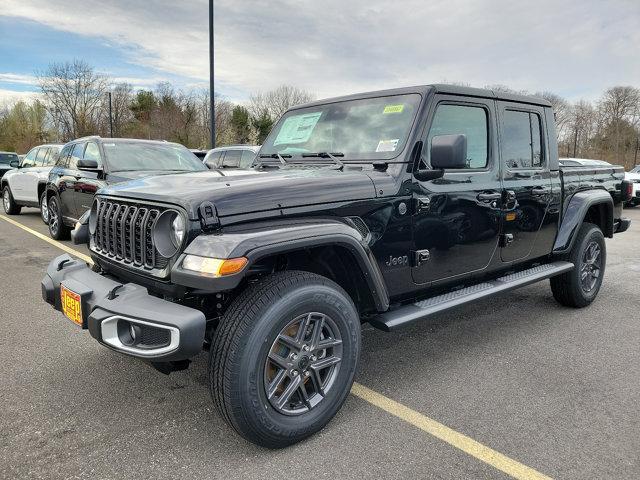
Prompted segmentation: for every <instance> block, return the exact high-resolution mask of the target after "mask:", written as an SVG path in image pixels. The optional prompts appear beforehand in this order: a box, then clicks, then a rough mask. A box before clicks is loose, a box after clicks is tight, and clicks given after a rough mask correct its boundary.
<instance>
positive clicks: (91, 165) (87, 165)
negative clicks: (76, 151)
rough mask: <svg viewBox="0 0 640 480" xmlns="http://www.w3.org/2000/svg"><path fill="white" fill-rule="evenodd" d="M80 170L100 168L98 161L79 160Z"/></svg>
mask: <svg viewBox="0 0 640 480" xmlns="http://www.w3.org/2000/svg"><path fill="white" fill-rule="evenodd" d="M78 170H98V162H96V161H95V160H89V159H81V160H78Z"/></svg>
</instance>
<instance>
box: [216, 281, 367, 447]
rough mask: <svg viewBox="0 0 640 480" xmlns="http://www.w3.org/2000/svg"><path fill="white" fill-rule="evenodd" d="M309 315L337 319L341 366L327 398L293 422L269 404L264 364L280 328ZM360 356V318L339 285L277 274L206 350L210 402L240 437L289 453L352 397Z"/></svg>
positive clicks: (227, 317)
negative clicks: (352, 387) (312, 313)
mask: <svg viewBox="0 0 640 480" xmlns="http://www.w3.org/2000/svg"><path fill="white" fill-rule="evenodd" d="M306 312H320V313H321V314H323V315H327V316H329V317H330V318H331V319H332V320H333V322H334V324H335V325H336V326H337V328H338V329H339V334H340V336H341V340H342V347H341V348H342V360H341V364H340V369H339V370H338V372H337V374H336V375H337V376H336V377H335V381H334V382H333V386H332V387H331V389H329V390H328V391H327V392H326V396H324V397H323V399H322V400H321V401H320V402H319V403H318V404H317V405H316V406H315V407H313V408H311V409H309V410H308V411H306V412H305V413H301V414H298V415H294V416H290V415H285V414H283V413H281V412H279V411H278V410H277V409H276V408H274V406H273V405H272V404H271V403H270V400H269V399H268V397H267V393H266V391H265V378H264V375H263V374H264V371H265V370H264V368H265V366H264V365H265V363H264V362H265V361H266V358H267V355H268V353H269V351H270V350H271V347H272V345H273V342H274V341H275V338H276V337H277V336H278V335H279V334H280V333H281V329H282V328H284V327H285V326H286V325H287V324H288V323H289V322H290V321H291V319H293V318H295V317H296V316H299V315H304V314H305V313H306ZM359 355H360V319H359V317H358V313H357V310H356V308H355V306H354V304H353V302H352V300H351V298H350V297H349V296H348V295H347V293H346V292H345V291H344V290H343V289H342V288H341V287H340V286H338V285H337V284H335V283H334V282H333V281H331V280H329V279H328V278H325V277H322V276H320V275H316V274H313V273H309V272H301V271H285V272H279V273H275V274H272V275H269V276H267V277H265V278H264V279H262V280H261V281H260V282H258V283H256V284H254V285H252V286H249V287H248V288H247V289H246V290H245V291H244V292H243V293H242V294H241V295H239V296H238V298H236V299H235V301H234V302H233V303H232V304H231V305H230V306H229V308H228V310H227V311H226V312H225V314H224V315H223V317H222V319H221V321H220V324H219V326H218V328H217V330H216V332H215V335H214V338H213V341H212V346H211V349H210V351H209V384H210V391H211V396H212V398H213V402H214V404H215V405H216V407H217V409H218V411H219V412H220V414H221V415H222V417H223V418H224V420H225V421H226V422H227V423H228V424H229V425H230V426H231V427H233V428H234V429H235V430H236V431H237V432H238V433H239V434H240V435H241V436H242V437H244V438H245V439H247V440H249V441H250V442H253V443H255V444H257V445H260V446H263V447H267V448H282V447H286V446H288V445H291V444H294V443H296V442H299V441H301V440H303V439H304V438H307V437H309V436H310V435H312V434H314V433H316V432H317V431H319V430H321V429H322V428H323V427H324V426H325V425H326V424H327V423H328V422H329V421H330V420H331V419H332V418H333V417H334V415H335V414H336V412H337V411H338V410H339V409H340V407H341V406H342V404H343V403H344V401H345V399H346V398H347V395H348V394H349V391H350V389H351V385H352V384H353V378H354V375H355V372H356V368H357V363H358V358H359Z"/></svg>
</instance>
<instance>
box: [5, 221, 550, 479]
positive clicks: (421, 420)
mask: <svg viewBox="0 0 640 480" xmlns="http://www.w3.org/2000/svg"><path fill="white" fill-rule="evenodd" d="M0 218H1V219H2V220H6V221H7V222H9V223H11V224H13V225H15V226H16V227H18V228H21V229H23V230H25V231H26V232H29V233H31V234H32V235H35V236H36V237H38V238H40V239H41V240H44V241H45V242H47V243H49V244H51V245H53V246H55V247H58V248H59V249H61V250H64V251H65V252H67V253H69V254H71V255H75V256H76V257H78V258H81V259H82V260H84V261H86V262H87V263H91V264H92V263H93V261H92V260H91V258H90V257H89V256H88V255H85V254H84V253H80V252H79V251H77V250H75V249H73V248H71V247H67V246H66V245H64V244H63V243H60V242H58V241H56V240H53V239H51V238H49V237H47V236H46V235H43V234H41V233H39V232H36V231H35V230H32V229H31V228H29V227H25V226H24V225H22V224H21V223H19V222H16V221H15V220H13V219H11V218H8V217H6V216H4V215H0ZM351 394H352V395H355V396H356V397H358V398H360V399H362V400H364V401H366V402H368V403H370V404H371V405H373V406H375V407H378V408H380V409H381V410H384V411H385V412H387V413H390V414H391V415H393V416H395V417H398V418H399V419H401V420H404V421H405V422H407V423H409V424H411V425H413V426H414V427H416V428H419V429H420V430H422V431H423V432H426V433H428V434H430V435H433V436H434V437H436V438H438V439H440V440H442V441H443V442H445V443H448V444H449V445H451V446H452V447H455V448H457V449H458V450H461V451H463V452H465V453H466V454H468V455H471V456H472V457H474V458H476V459H478V460H480V461H481V462H484V463H486V464H487V465H491V466H492V467H494V468H496V469H498V470H500V471H502V472H504V473H506V474H507V475H510V476H512V477H514V478H518V479H527V480H542V479H547V480H549V479H550V477H547V476H546V475H543V474H542V473H540V472H538V471H536V470H534V469H533V468H530V467H527V466H526V465H523V464H522V463H519V462H517V461H515V460H513V459H511V458H509V457H507V456H506V455H503V454H501V453H500V452H497V451H495V450H493V449H491V448H489V447H487V446H485V445H483V444H481V443H479V442H477V441H475V440H473V439H472V438H469V437H467V436H466V435H463V434H462V433H459V432H456V431H455V430H453V429H451V428H449V427H447V426H446V425H443V424H441V423H439V422H437V421H435V420H433V419H431V418H429V417H427V416H425V415H423V414H421V413H419V412H416V411H415V410H412V409H410V408H409V407H407V406H405V405H403V404H401V403H398V402H396V401H395V400H392V399H390V398H389V397H385V396H384V395H382V394H381V393H378V392H376V391H374V390H371V389H370V388H367V387H365V386H364V385H361V384H359V383H354V384H353V387H351Z"/></svg>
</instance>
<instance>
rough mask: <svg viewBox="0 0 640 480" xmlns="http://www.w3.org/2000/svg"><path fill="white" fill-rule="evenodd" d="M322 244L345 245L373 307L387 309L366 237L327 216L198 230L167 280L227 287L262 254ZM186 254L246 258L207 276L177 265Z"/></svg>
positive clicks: (194, 285)
mask: <svg viewBox="0 0 640 480" xmlns="http://www.w3.org/2000/svg"><path fill="white" fill-rule="evenodd" d="M325 245H326V246H329V245H335V246H340V247H343V248H346V249H347V250H348V251H349V252H350V253H351V254H352V255H353V257H354V259H355V260H356V262H357V263H358V266H359V268H360V270H361V273H362V275H363V276H364V279H365V281H366V282H367V285H368V287H369V290H370V292H371V296H372V298H373V301H374V304H375V307H376V309H377V310H378V311H380V312H384V311H386V310H388V308H389V294H388V292H387V288H386V285H385V283H384V279H383V277H382V273H381V272H380V269H379V268H378V263H377V261H376V259H375V257H374V255H373V253H372V252H371V250H370V249H369V246H368V244H367V242H366V239H365V238H364V237H363V236H362V234H361V233H360V232H359V231H358V230H357V229H356V228H355V227H352V226H351V225H349V224H347V223H345V222H341V221H338V220H331V219H318V220H312V221H300V222H299V223H289V224H284V225H275V224H274V225H272V226H261V227H259V228H255V229H251V228H250V227H245V228H244V229H242V230H235V231H232V232H228V233H226V232H225V233H222V234H215V233H214V234H201V235H200V236H199V237H197V238H195V239H194V240H193V241H192V242H191V243H190V244H189V246H187V248H186V249H185V250H184V252H183V253H182V254H181V255H180V257H179V258H178V261H177V262H176V263H175V265H174V267H173V268H172V271H171V281H172V282H173V283H177V284H180V285H184V286H187V287H192V288H198V289H202V290H208V291H211V292H216V291H223V290H231V289H233V288H235V287H236V286H237V285H238V284H239V283H240V281H241V280H242V278H243V277H244V274H245V272H246V271H247V270H248V269H250V268H251V265H253V264H255V263H256V262H258V261H260V260H261V259H263V258H265V257H268V256H271V255H274V254H286V253H288V252H293V251H296V250H304V249H306V248H312V247H318V246H325ZM186 255H198V256H201V257H210V258H238V257H246V258H247V259H248V260H249V262H248V265H247V267H245V269H244V270H243V271H242V272H240V273H237V274H234V275H228V276H225V277H219V278H208V277H205V276H202V275H199V274H197V273H195V272H189V271H187V270H183V269H182V268H181V265H182V260H183V259H184V257H185V256H186Z"/></svg>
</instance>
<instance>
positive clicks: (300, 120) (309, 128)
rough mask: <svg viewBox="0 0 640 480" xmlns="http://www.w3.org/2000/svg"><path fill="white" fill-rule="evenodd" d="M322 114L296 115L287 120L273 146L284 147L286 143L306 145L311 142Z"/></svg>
mask: <svg viewBox="0 0 640 480" xmlns="http://www.w3.org/2000/svg"><path fill="white" fill-rule="evenodd" d="M321 115H322V112H314V113H305V114H303V115H294V116H292V117H289V118H287V119H286V120H285V121H284V123H283V124H282V127H280V131H279V132H278V136H277V137H276V139H275V140H274V141H273V145H274V146H275V145H282V144H285V143H288V144H292V143H294V144H295V143H304V142H306V141H307V140H309V137H310V136H311V132H313V129H314V128H315V126H316V123H318V120H320V116H321Z"/></svg>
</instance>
